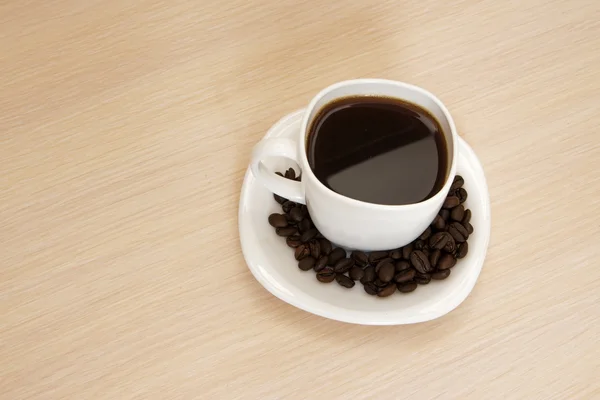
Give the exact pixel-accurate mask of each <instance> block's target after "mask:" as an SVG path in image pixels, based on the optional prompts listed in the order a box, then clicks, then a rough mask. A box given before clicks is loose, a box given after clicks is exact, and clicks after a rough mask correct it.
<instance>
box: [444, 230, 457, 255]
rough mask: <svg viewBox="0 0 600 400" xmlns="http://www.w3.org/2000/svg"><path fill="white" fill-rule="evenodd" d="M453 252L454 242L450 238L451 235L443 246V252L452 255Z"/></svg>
mask: <svg viewBox="0 0 600 400" xmlns="http://www.w3.org/2000/svg"><path fill="white" fill-rule="evenodd" d="M455 250H456V242H455V241H454V238H453V237H452V235H450V234H448V242H447V243H446V245H445V246H444V251H445V252H446V253H454V251H455Z"/></svg>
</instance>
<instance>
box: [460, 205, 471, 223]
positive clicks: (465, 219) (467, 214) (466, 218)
mask: <svg viewBox="0 0 600 400" xmlns="http://www.w3.org/2000/svg"><path fill="white" fill-rule="evenodd" d="M469 222H471V210H468V209H467V210H465V215H464V216H463V219H462V221H461V223H462V224H463V225H465V224H468V223H469Z"/></svg>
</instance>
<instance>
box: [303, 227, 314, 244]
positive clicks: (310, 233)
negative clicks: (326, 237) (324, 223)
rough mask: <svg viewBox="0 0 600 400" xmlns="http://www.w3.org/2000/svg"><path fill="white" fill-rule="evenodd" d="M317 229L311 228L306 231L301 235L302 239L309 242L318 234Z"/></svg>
mask: <svg viewBox="0 0 600 400" xmlns="http://www.w3.org/2000/svg"><path fill="white" fill-rule="evenodd" d="M317 233H318V232H317V230H316V229H315V228H312V229H309V230H307V231H306V232H304V233H303V234H302V235H300V240H302V241H303V242H304V243H306V242H308V241H309V240H312V239H314V238H315V237H316V236H317Z"/></svg>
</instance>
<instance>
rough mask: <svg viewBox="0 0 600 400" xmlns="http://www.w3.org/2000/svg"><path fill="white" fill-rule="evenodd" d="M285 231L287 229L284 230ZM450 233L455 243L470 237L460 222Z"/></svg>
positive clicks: (450, 228)
mask: <svg viewBox="0 0 600 400" xmlns="http://www.w3.org/2000/svg"><path fill="white" fill-rule="evenodd" d="M283 229H285V228H283ZM448 233H449V234H450V235H452V237H453V238H454V240H455V241H457V242H458V243H462V242H464V241H465V240H467V238H468V237H469V232H467V230H466V229H465V227H464V226H462V225H461V224H460V223H458V222H452V223H451V224H450V225H449V226H448Z"/></svg>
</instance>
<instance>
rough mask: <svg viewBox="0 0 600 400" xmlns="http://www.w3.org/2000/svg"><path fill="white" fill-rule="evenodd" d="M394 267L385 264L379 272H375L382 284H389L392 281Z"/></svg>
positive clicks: (387, 263) (390, 264)
mask: <svg viewBox="0 0 600 400" xmlns="http://www.w3.org/2000/svg"><path fill="white" fill-rule="evenodd" d="M394 272H395V269H394V265H393V264H392V263H389V262H386V263H385V264H383V265H382V266H381V267H380V268H379V271H378V272H377V276H378V277H379V279H381V281H382V282H389V281H391V280H392V279H394Z"/></svg>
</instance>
